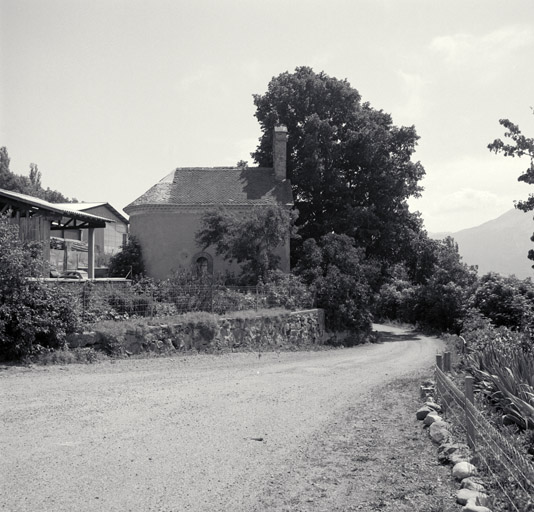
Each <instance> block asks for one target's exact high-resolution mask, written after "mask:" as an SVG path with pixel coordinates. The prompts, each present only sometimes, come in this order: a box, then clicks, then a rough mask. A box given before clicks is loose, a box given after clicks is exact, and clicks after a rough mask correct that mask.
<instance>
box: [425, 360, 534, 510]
mask: <svg viewBox="0 0 534 512" xmlns="http://www.w3.org/2000/svg"><path fill="white" fill-rule="evenodd" d="M445 369H448V368H447V365H445ZM435 379H436V392H437V394H438V396H439V398H440V399H441V403H442V405H443V409H444V410H445V412H446V414H447V418H450V419H451V422H452V423H453V425H454V426H455V427H456V429H457V430H458V432H457V433H458V435H460V436H461V437H463V440H464V441H465V442H466V443H467V444H468V445H469V446H470V448H471V449H472V450H473V452H474V460H475V462H480V464H479V466H480V465H481V466H482V467H481V469H482V470H483V471H484V472H485V473H486V475H487V476H488V479H489V480H490V482H491V483H492V484H493V486H494V487H495V488H497V489H499V490H500V495H501V497H502V503H501V508H500V509H499V510H503V511H512V512H527V511H531V510H534V505H533V502H532V499H533V497H534V464H533V463H532V461H529V460H528V459H527V458H526V457H525V456H523V455H522V454H521V453H520V452H519V451H518V450H517V448H515V446H513V444H512V443H511V442H510V441H509V440H508V439H507V438H506V437H505V436H503V434H502V433H501V432H499V430H497V428H496V427H495V426H494V425H492V424H491V423H490V421H489V420H488V418H487V417H486V416H485V415H484V414H483V412H482V411H481V409H483V405H482V404H477V402H476V400H475V398H474V396H473V393H472V389H473V388H472V377H466V378H465V387H464V391H462V390H460V389H459V388H458V386H457V385H456V384H455V383H454V381H453V380H452V379H451V378H450V377H449V376H448V375H447V374H446V373H445V372H444V371H443V365H442V364H441V361H440V359H438V364H437V365H436V369H435ZM531 507H532V508H531Z"/></svg>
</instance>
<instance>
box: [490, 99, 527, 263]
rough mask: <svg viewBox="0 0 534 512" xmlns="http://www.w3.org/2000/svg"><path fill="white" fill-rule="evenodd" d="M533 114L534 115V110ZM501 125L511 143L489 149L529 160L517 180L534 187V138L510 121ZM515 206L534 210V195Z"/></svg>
mask: <svg viewBox="0 0 534 512" xmlns="http://www.w3.org/2000/svg"><path fill="white" fill-rule="evenodd" d="M532 113H533V114H534V109H533V111H532ZM499 124H500V125H501V126H503V127H504V128H505V129H506V131H505V133H504V137H505V138H506V139H508V140H509V141H510V143H508V142H505V141H503V140H502V139H495V140H494V141H493V142H492V143H491V144H488V149H489V150H490V151H493V152H494V153H497V154H498V153H502V154H503V155H504V156H510V157H512V158H515V157H518V158H521V157H527V158H529V159H530V165H529V166H528V167H527V168H526V169H525V171H524V172H523V173H522V174H521V175H520V176H519V177H518V178H517V180H518V181H523V182H525V183H527V184H529V185H534V138H532V137H526V136H525V135H523V133H521V130H520V129H519V126H517V125H516V124H514V123H512V122H511V121H510V120H509V119H500V120H499ZM515 206H516V208H519V209H520V210H523V211H524V212H528V211H531V210H534V194H530V195H529V197H528V198H527V199H526V200H524V201H518V202H517V203H516V205H515ZM530 239H531V240H532V241H533V242H534V235H532V236H531V237H530ZM528 258H529V259H530V260H534V249H530V251H528ZM533 268H534V265H533Z"/></svg>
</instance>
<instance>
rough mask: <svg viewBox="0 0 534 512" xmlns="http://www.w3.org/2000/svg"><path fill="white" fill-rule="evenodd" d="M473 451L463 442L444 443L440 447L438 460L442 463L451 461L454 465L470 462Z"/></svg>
mask: <svg viewBox="0 0 534 512" xmlns="http://www.w3.org/2000/svg"><path fill="white" fill-rule="evenodd" d="M470 457H471V451H470V450H469V447H468V446H467V445H466V444H463V443H443V444H441V445H440V446H439V448H438V461H439V462H441V463H442V464H447V463H449V462H451V463H452V464H453V465H454V464H457V463H458V462H463V461H466V462H469V460H470Z"/></svg>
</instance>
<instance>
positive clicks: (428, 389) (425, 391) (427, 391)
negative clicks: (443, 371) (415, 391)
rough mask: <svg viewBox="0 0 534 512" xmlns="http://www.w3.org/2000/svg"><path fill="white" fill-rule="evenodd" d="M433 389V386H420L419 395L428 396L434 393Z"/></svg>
mask: <svg viewBox="0 0 534 512" xmlns="http://www.w3.org/2000/svg"><path fill="white" fill-rule="evenodd" d="M434 391H435V389H434V386H424V385H423V386H421V396H422V397H423V398H428V397H429V396H430V395H432V394H433V393H434Z"/></svg>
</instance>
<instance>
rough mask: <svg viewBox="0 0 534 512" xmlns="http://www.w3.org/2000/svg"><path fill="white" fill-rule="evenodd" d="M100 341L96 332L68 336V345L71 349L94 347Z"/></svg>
mask: <svg viewBox="0 0 534 512" xmlns="http://www.w3.org/2000/svg"><path fill="white" fill-rule="evenodd" d="M99 340H100V337H99V334H98V333H96V332H83V333H72V334H68V335H67V345H68V346H69V347H70V348H83V347H92V346H93V345H96V344H97V343H98V342H99Z"/></svg>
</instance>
